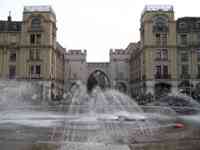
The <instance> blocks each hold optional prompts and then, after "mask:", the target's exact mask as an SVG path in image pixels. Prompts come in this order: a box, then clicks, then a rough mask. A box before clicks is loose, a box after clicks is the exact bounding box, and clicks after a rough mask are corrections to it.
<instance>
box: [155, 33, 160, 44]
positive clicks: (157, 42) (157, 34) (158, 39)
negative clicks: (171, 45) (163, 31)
mask: <svg viewBox="0 0 200 150" xmlns="http://www.w3.org/2000/svg"><path fill="white" fill-rule="evenodd" d="M160 41H161V38H160V33H156V45H160V43H161V42H160Z"/></svg>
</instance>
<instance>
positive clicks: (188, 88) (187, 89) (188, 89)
mask: <svg viewBox="0 0 200 150" xmlns="http://www.w3.org/2000/svg"><path fill="white" fill-rule="evenodd" d="M178 88H179V90H180V92H181V93H185V94H187V95H191V94H192V88H193V84H192V83H190V81H189V80H184V81H182V82H181V83H180V84H179V85H178Z"/></svg>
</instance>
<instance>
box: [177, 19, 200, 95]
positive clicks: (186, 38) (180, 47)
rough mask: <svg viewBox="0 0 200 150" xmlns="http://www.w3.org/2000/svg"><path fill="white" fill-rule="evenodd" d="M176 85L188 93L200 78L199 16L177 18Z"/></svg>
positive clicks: (197, 83)
mask: <svg viewBox="0 0 200 150" xmlns="http://www.w3.org/2000/svg"><path fill="white" fill-rule="evenodd" d="M177 55H178V61H177V63H178V65H177V66H178V79H179V81H178V87H179V88H180V89H181V90H183V91H184V92H186V93H188V94H190V95H191V94H192V93H191V92H192V91H193V89H195V87H196V86H198V85H199V81H200V80H199V79H200V18H198V17H184V18H179V19H178V20H177Z"/></svg>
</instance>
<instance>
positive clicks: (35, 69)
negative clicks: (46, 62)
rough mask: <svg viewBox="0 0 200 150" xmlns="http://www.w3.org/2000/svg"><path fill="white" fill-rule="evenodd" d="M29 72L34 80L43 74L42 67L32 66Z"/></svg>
mask: <svg viewBox="0 0 200 150" xmlns="http://www.w3.org/2000/svg"><path fill="white" fill-rule="evenodd" d="M29 72H30V75H31V77H32V78H39V77H40V74H41V65H30V68H29Z"/></svg>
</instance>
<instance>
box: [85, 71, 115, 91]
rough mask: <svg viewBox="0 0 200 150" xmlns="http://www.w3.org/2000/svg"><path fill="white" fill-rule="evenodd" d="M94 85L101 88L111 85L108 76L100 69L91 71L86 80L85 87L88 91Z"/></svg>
mask: <svg viewBox="0 0 200 150" xmlns="http://www.w3.org/2000/svg"><path fill="white" fill-rule="evenodd" d="M96 86H99V87H100V88H101V89H106V88H109V87H110V86H111V83H110V79H109V77H108V76H107V75H106V73H105V72H103V71H101V70H95V71H93V72H92V73H91V74H90V75H89V77H88V80H87V89H88V91H89V92H91V91H92V89H93V88H95V87H96Z"/></svg>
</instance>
